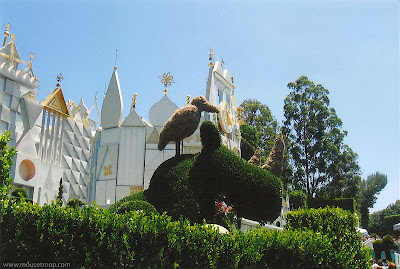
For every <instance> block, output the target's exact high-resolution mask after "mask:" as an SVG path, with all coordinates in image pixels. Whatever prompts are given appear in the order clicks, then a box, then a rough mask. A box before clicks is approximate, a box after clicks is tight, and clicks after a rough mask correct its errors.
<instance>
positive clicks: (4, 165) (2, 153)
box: [0, 131, 16, 199]
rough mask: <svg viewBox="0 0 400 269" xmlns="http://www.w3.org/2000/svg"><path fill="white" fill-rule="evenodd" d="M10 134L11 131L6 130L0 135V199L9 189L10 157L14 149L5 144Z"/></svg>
mask: <svg viewBox="0 0 400 269" xmlns="http://www.w3.org/2000/svg"><path fill="white" fill-rule="evenodd" d="M10 135H11V132H7V131H5V132H4V133H3V134H2V135H0V199H2V198H3V197H5V196H6V195H7V194H8V192H9V191H10V189H11V182H12V178H11V177H10V169H11V167H12V166H13V160H12V159H13V156H14V155H15V153H16V150H15V149H14V148H13V147H12V148H8V146H7V142H8V141H9V140H10Z"/></svg>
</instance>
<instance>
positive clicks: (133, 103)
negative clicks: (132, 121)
mask: <svg viewBox="0 0 400 269" xmlns="http://www.w3.org/2000/svg"><path fill="white" fill-rule="evenodd" d="M136 97H137V93H134V94H133V98H132V108H131V111H132V110H133V109H135V108H136Z"/></svg>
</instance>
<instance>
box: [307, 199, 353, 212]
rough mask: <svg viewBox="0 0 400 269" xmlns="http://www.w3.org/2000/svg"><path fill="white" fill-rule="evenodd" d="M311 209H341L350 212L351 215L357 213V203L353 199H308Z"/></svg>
mask: <svg viewBox="0 0 400 269" xmlns="http://www.w3.org/2000/svg"><path fill="white" fill-rule="evenodd" d="M307 201H308V207H309V208H324V207H327V206H330V207H340V208H342V209H344V210H348V211H350V212H351V213H354V211H355V201H354V199H353V198H335V199H318V200H316V199H308V200H307Z"/></svg>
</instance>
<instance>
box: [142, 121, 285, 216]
mask: <svg viewBox="0 0 400 269" xmlns="http://www.w3.org/2000/svg"><path fill="white" fill-rule="evenodd" d="M200 135H201V139H202V144H203V149H202V151H201V152H200V153H198V154H195V155H188V154H187V155H180V156H175V157H173V158H171V159H169V160H167V161H165V162H164V163H162V164H161V165H160V166H159V167H158V168H157V170H156V171H155V172H154V174H153V177H152V179H151V181H150V186H149V189H148V190H146V192H145V196H146V197H147V200H148V201H149V202H150V203H151V204H152V205H154V206H155V208H156V209H157V210H158V211H159V212H164V211H166V212H167V214H168V215H170V216H172V218H173V219H179V218H180V217H185V218H187V219H189V220H190V221H191V222H202V221H203V219H206V220H207V222H213V220H214V217H215V214H216V202H217V201H218V200H220V199H221V197H223V199H224V202H225V203H226V204H228V205H230V206H233V209H234V210H235V212H236V214H237V215H238V216H239V217H245V218H249V219H252V220H256V221H260V222H266V221H274V220H275V219H276V218H277V217H278V216H279V213H280V209H281V203H282V200H281V199H282V182H281V181H280V179H279V178H278V177H276V176H274V175H273V174H272V173H270V172H268V171H266V170H264V169H261V168H259V167H256V166H254V165H251V164H249V163H247V162H246V161H245V160H243V159H242V158H240V157H238V156H236V155H235V154H234V153H233V152H232V151H231V150H229V149H228V148H226V147H225V146H222V145H221V143H220V141H221V138H220V137H219V135H220V134H219V132H218V129H217V127H216V126H215V125H214V124H212V123H211V122H207V121H205V122H203V124H202V126H201V128H200Z"/></svg>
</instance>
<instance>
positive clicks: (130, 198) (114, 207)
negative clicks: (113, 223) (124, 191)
mask: <svg viewBox="0 0 400 269" xmlns="http://www.w3.org/2000/svg"><path fill="white" fill-rule="evenodd" d="M128 201H147V198H146V196H145V195H144V191H139V192H137V193H134V194H131V195H128V196H125V197H124V198H122V199H120V200H118V201H116V202H115V203H114V204H112V205H111V206H110V207H109V208H108V210H110V211H111V212H114V213H115V212H116V210H117V208H118V207H120V206H121V205H122V204H123V203H125V202H128Z"/></svg>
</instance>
